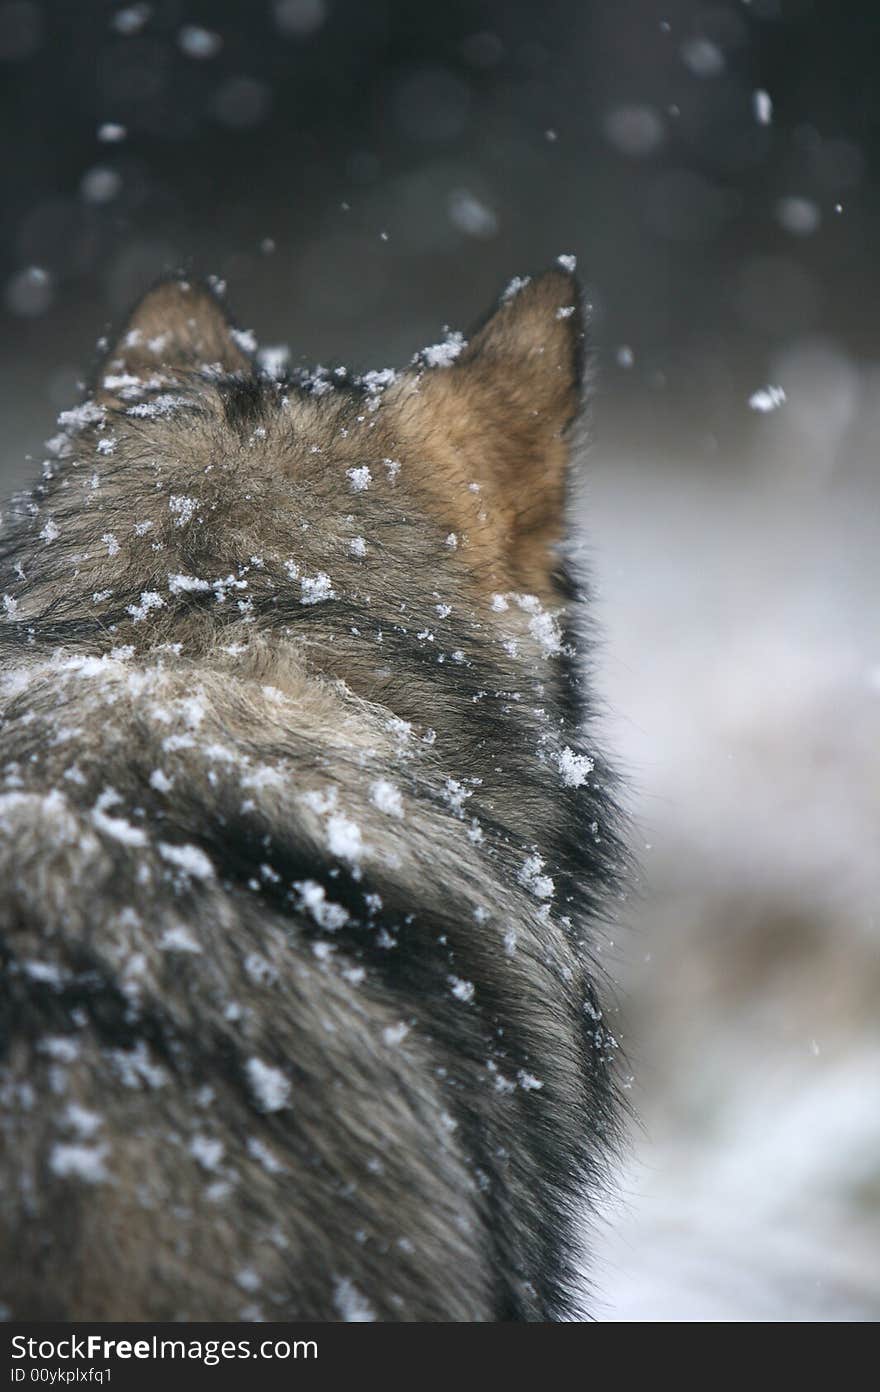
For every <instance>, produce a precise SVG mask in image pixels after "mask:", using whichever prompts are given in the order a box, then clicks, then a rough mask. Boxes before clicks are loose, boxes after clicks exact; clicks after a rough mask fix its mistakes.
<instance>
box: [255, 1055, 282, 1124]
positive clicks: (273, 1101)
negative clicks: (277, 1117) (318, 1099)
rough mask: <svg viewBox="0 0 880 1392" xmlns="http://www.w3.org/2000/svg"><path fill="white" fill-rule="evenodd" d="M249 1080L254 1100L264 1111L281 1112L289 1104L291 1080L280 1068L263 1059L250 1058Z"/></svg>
mask: <svg viewBox="0 0 880 1392" xmlns="http://www.w3.org/2000/svg"><path fill="white" fill-rule="evenodd" d="M245 1070H246V1073H247V1080H248V1083H249V1084H250V1089H251V1092H252V1093H253V1096H254V1101H255V1102H256V1104H257V1106H258V1107H259V1108H260V1110H261V1111H263V1112H280V1111H281V1109H282V1108H283V1107H286V1106H287V1105H288V1102H289V1099H290V1093H291V1085H290V1080H289V1079H288V1078H286V1077H285V1076H284V1074H283V1073H282V1072H281V1069H280V1068H273V1067H272V1065H271V1064H268V1063H263V1061H262V1059H258V1058H251V1059H248V1061H247V1064H246V1065H245Z"/></svg>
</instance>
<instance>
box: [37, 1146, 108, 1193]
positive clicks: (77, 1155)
mask: <svg viewBox="0 0 880 1392" xmlns="http://www.w3.org/2000/svg"><path fill="white" fill-rule="evenodd" d="M107 1152H108V1147H107V1146H106V1145H100V1146H86V1145H65V1144H62V1143H60V1142H59V1144H58V1145H55V1146H53V1147H52V1150H51V1152H50V1155H49V1168H50V1170H51V1171H52V1173H53V1174H56V1175H58V1177H59V1179H81V1180H82V1181H83V1182H84V1183H85V1184H101V1183H103V1182H104V1181H105V1180H106V1179H108V1178H109V1176H108V1174H107V1168H106V1165H105V1164H104V1161H105V1159H106V1157H107Z"/></svg>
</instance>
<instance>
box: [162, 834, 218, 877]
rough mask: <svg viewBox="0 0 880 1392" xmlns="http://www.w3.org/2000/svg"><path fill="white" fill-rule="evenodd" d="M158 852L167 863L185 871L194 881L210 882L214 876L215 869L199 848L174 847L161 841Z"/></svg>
mask: <svg viewBox="0 0 880 1392" xmlns="http://www.w3.org/2000/svg"><path fill="white" fill-rule="evenodd" d="M157 850H158V852H159V854H160V856H161V857H162V859H163V860H165V861H167V862H168V864H169V865H173V866H175V867H176V868H177V869H178V870H183V871H185V873H186V874H187V875H191V876H192V878H193V879H197V880H210V879H212V878H213V876H214V867H213V865H212V864H211V861H210V860H209V859H208V857H207V856H206V855H205V853H204V851H202V850H200V849H199V847H198V846H193V845H190V844H185V845H182V846H173V845H171V844H169V843H168V842H167V841H160V842H159V844H158V846H157Z"/></svg>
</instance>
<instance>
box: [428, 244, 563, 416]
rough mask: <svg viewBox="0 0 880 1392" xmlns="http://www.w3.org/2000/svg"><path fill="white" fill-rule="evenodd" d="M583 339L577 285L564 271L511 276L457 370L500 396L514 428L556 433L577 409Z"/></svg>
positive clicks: (473, 336) (460, 359) (459, 361)
mask: <svg viewBox="0 0 880 1392" xmlns="http://www.w3.org/2000/svg"><path fill="white" fill-rule="evenodd" d="M583 340H584V323H583V309H582V297H581V290H580V285H579V284H578V282H577V280H576V279H575V277H574V276H573V275H572V274H571V273H570V272H567V271H562V270H558V271H547V272H545V274H544V275H541V276H537V277H536V278H535V279H534V280H532V279H529V278H526V279H520V278H519V277H516V278H515V279H514V280H512V281H511V282H510V284H509V285H508V287H507V289H506V290H505V291H504V294H503V295H502V297H501V302H500V304H499V305H498V308H497V309H496V310H495V312H494V313H493V314H491V315H490V316H489V318H488V319H487V320H486V322H485V323H484V324H483V326H482V328H480V329H479V330H478V331H477V332H476V333H475V334H473V335H472V336H471V339H470V342H469V343H468V345H467V347H466V348H465V349H464V351H463V353H462V354H461V355H460V357H459V358H458V361H457V363H456V368H457V375H458V376H459V377H461V376H465V375H467V376H470V377H471V379H472V380H473V381H474V382H475V383H479V384H480V385H481V386H483V387H484V388H485V389H487V390H489V391H492V392H495V393H496V394H498V395H500V396H502V397H504V399H505V401H506V404H507V408H508V410H509V411H511V412H512V424H513V425H514V426H515V427H516V428H519V429H525V430H527V432H528V433H529V434H530V435H534V436H536V437H541V436H553V435H558V434H559V432H560V431H562V430H564V429H565V427H566V426H567V425H569V424H570V423H571V421H572V420H573V419H574V417H575V416H576V415H577V413H578V410H579V409H580V384H581V365H582V356H583Z"/></svg>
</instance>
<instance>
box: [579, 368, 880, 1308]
mask: <svg viewBox="0 0 880 1392" xmlns="http://www.w3.org/2000/svg"><path fill="white" fill-rule="evenodd" d="M778 367H779V374H780V377H779V380H781V381H782V382H783V385H784V386H785V388H786V391H787V393H788V400H787V402H786V404H785V405H784V406H783V407H781V408H780V409H779V410H777V411H775V412H773V413H772V414H769V415H767V416H762V417H760V418H753V419H752V420H750V421H749V422H747V424H751V425H752V426H753V430H752V432H751V439H750V443H749V445H748V447H747V448H746V449H745V450H744V462H743V464H742V467H741V469H739V470H734V471H731V470H726V471H725V470H720V469H719V470H717V471H713V470H712V468H711V465H709V466H707V465H706V463H705V462H703V463H701V464H694V465H693V466H691V465H688V464H687V463H676V464H673V463H672V462H671V461H669V460H664V459H657V458H654V459H653V460H652V461H651V462H650V464H649V463H648V462H646V461H643V462H639V461H632V460H630V461H627V462H622V461H620V460H615V459H610V458H603V457H602V454H601V450H600V451H598V452H597V454H596V455H595V456H594V457H593V460H592V464H591V480H592V482H591V486H590V494H589V499H588V503H587V513H588V516H587V525H588V528H589V532H590V535H591V539H592V542H591V545H592V550H593V552H594V555H595V570H596V574H597V578H598V581H599V585H600V595H599V609H600V617H601V619H602V622H603V624H604V626H605V633H606V648H605V652H604V654H603V657H602V661H601V662H600V664H599V666H600V682H601V685H602V687H603V692H604V695H605V698H606V700H607V704H608V707H609V715H608V718H607V722H606V723H607V725H608V726H609V727H610V728H609V737H610V742H611V744H612V747H614V748H616V749H617V750H618V752H619V754H620V756H621V758H622V761H623V764H624V767H625V768H626V770H627V771H628V774H629V777H630V782H631V785H632V797H631V800H632V806H633V810H634V813H635V816H636V819H637V837H636V845H637V848H639V849H640V853H641V858H642V865H643V872H644V873H643V881H642V884H641V886H640V894H639V895H637V896H635V897H634V898H633V899H632V900H631V902H630V904H629V905H628V908H627V912H626V918H627V927H626V929H625V931H624V932H622V934H621V936H620V941H619V942H618V943H617V944H615V955H616V964H615V972H614V974H615V976H616V977H617V979H618V980H619V981H620V983H621V987H622V994H623V999H624V1002H625V1004H624V1007H623V1020H622V1022H621V1024H622V1032H623V1035H624V1039H625V1042H626V1044H627V1045H628V1049H629V1054H630V1062H631V1069H632V1072H633V1074H634V1075H635V1080H634V1083H633V1088H632V1097H633V1101H634V1107H635V1109H636V1112H637V1114H638V1117H639V1122H640V1127H641V1129H637V1128H634V1132H633V1139H632V1148H633V1159H632V1163H631V1165H630V1168H629V1169H628V1171H627V1173H626V1174H625V1176H624V1184H623V1194H622V1196H621V1202H620V1205H619V1207H618V1209H617V1211H615V1212H614V1213H612V1214H611V1215H609V1223H608V1227H607V1231H606V1232H605V1234H604V1236H603V1237H602V1240H601V1243H600V1251H599V1256H598V1271H597V1284H598V1287H599V1291H600V1294H601V1297H602V1299H603V1302H604V1314H603V1317H604V1318H607V1319H611V1320H864V1319H877V1318H878V1317H880V1012H878V1010H877V1002H878V999H880V916H878V905H880V893H878V891H880V855H878V853H877V852H878V839H880V632H878V628H877V597H878V594H880V548H878V546H877V516H878V503H880V481H878V477H877V471H876V465H875V461H874V454H873V452H872V441H873V440H874V439H875V438H876V436H877V429H876V426H877V421H876V416H877V407H876V405H874V404H873V402H874V398H875V397H876V390H875V389H876V369H869V368H864V367H858V366H856V365H853V364H852V363H849V362H847V361H846V360H845V359H843V358H842V357H841V356H840V355H839V354H838V353H836V352H835V351H834V350H832V349H829V348H828V347H827V346H826V345H822V344H806V345H802V346H800V347H799V348H796V349H794V350H790V351H789V353H788V355H787V357H786V358H785V359H783V360H782V361H781V362H780V363H779V365H778ZM746 414H748V413H747V412H746Z"/></svg>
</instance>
